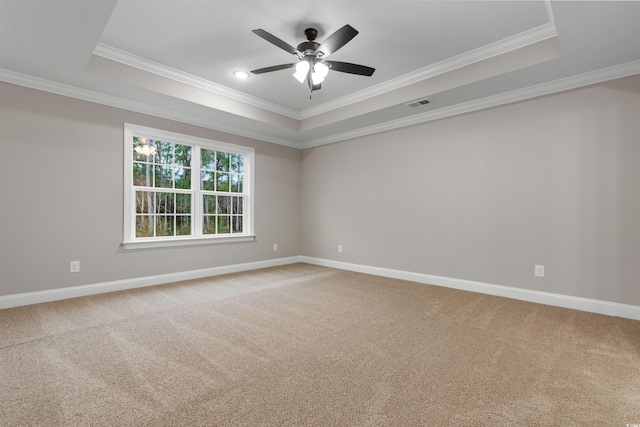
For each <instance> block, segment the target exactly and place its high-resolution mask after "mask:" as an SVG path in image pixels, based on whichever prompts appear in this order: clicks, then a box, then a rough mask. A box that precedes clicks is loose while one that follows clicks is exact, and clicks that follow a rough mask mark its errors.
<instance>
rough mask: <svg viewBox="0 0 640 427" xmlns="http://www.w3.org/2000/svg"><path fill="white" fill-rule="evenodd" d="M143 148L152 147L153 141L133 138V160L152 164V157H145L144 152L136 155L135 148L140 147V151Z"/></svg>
mask: <svg viewBox="0 0 640 427" xmlns="http://www.w3.org/2000/svg"><path fill="white" fill-rule="evenodd" d="M144 146H148V147H152V146H153V140H151V141H149V140H147V139H146V138H139V137H137V136H135V137H133V160H135V161H140V162H149V163H151V162H153V156H150V155H149V156H147V155H145V154H144V152H142V153H138V152H137V151H136V147H140V148H141V149H142V147H144Z"/></svg>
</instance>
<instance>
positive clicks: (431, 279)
mask: <svg viewBox="0 0 640 427" xmlns="http://www.w3.org/2000/svg"><path fill="white" fill-rule="evenodd" d="M297 262H305V263H308V264H315V265H321V266H325V267H331V268H337V269H340V270H349V271H355V272H358V273H365V274H373V275H376V276H381V277H390V278H393V279H401V280H410V281H412V282H418V283H425V284H430V285H436V286H442V287H446V288H453V289H460V290H464V291H470V292H478V293H482V294H488V295H495V296H500V297H506V298H513V299H518V300H522V301H529V302H535V303H539V304H546V305H552V306H557V307H564V308H571V309H574V310H581V311H587V312H591V313H598V314H605V315H608V316H618V317H624V318H627V319H633V320H640V307H639V306H635V305H628V304H619V303H613V302H608V301H600V300H594V299H589V298H581V297H574V296H568V295H561V294H554V293H550V292H540V291H534V290H530V289H521V288H513V287H510V286H502V285H494V284H491V283H483V282H474V281H471V280H464V279H455V278H451V277H442V276H434V275H430V274H423V273H414V272H410V271H403V270H393V269H389V268H382V267H372V266H368V265H361V264H351V263H346V262H340V261H332V260H328V259H322V258H313V257H308V256H293V257H288V258H277V259H272V260H265V261H256V262H249V263H244V264H233V265H225V266H221V267H211V268H204V269H200V270H190V271H183V272H178V273H170V274H162V275H157V276H148V277H139V278H134V279H124V280H116V281H112V282H103V283H95V284H90V285H82V286H73V287H68V288H60V289H51V290H47V291H38V292H28V293H22V294H14V295H6V296H0V309H3V308H11V307H19V306H23V305H30V304H38V303H42V302H50V301H57V300H62V299H68V298H77V297H84V296H89V295H97V294H102V293H107V292H115V291H123V290H127V289H135V288H142V287H146V286H153V285H161V284H165V283H172V282H179V281H182V280H192V279H200V278H202V277H210V276H219V275H221V274H229V273H238V272H241V271H249V270H257V269H260V268H267V267H276V266H279V265H287V264H294V263H297Z"/></svg>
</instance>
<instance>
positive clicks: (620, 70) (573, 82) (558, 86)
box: [300, 60, 640, 149]
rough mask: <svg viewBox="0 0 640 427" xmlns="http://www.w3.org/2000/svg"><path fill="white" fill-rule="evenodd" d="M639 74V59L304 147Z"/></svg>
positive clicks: (351, 132) (335, 136)
mask: <svg viewBox="0 0 640 427" xmlns="http://www.w3.org/2000/svg"><path fill="white" fill-rule="evenodd" d="M635 74H640V60H637V61H632V62H627V63H625V64H620V65H616V66H613V67H608V68H603V69H600V70H595V71H590V72H586V73H582V74H578V75H575V76H571V77H565V78H562V79H558V80H553V81H551V82H547V83H541V84H538V85H534V86H529V87H526V88H523V89H518V90H514V91H510V92H505V93H502V94H498V95H494V96H489V97H486V98H482V99H477V100H474V101H469V102H464V103H461V104H457V105H452V106H449V107H444V108H440V109H437V110H433V111H428V112H425V113H421V114H416V115H413V116H410V117H405V118H402V119H396V120H391V121H388V122H384V123H380V124H377V125H373V126H368V127H364V128H360V129H356V130H353V131H348V132H343V133H340V134H335V135H331V136H328V137H325V138H317V139H314V140H308V141H306V142H303V143H302V144H301V147H300V148H302V149H306V148H313V147H318V146H321V145H326V144H332V143H335V142H341V141H345V140H348V139H353V138H358V137H362V136H367V135H372V134H375V133H380V132H385V131H389V130H393V129H398V128H401V127H405V126H411V125H416V124H419V123H425V122H430V121H433V120H438V119H442V118H445V117H452V116H457V115H459V114H465V113H470V112H473V111H478V110H483V109H486V108H491V107H497V106H500V105H505V104H510V103H513V102H518V101H523V100H526V99H531V98H536V97H539V96H544V95H550V94H553V93H557V92H563V91H567V90H571V89H577V88H580V87H584V86H589V85H592V84H596V83H602V82H605V81H609V80H615V79H620V78H623V77H628V76H632V75H635Z"/></svg>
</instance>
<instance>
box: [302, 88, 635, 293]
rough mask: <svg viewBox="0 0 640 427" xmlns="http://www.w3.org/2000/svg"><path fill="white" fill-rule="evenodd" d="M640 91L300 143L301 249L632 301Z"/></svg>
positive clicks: (578, 93) (574, 95)
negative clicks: (540, 268)
mask: <svg viewBox="0 0 640 427" xmlns="http://www.w3.org/2000/svg"><path fill="white" fill-rule="evenodd" d="M639 92H640V76H633V77H629V78H625V79H620V80H616V81H611V82H608V83H603V84H600V85H595V86H591V87H587V88H582V89H579V90H574V91H569V92H565V93H559V94H555V95H551V96H546V97H542V98H537V99H533V100H529V101H524V102H520V103H515V104H510V105H506V106H502V107H499V108H493V109H490V110H484V111H480V112H475V113H471V114H466V115H462V116H457V117H453V118H450V119H443V120H439V121H434V122H430V123H424V124H421V125H416V126H413V127H407V128H403V129H399V130H394V131H390V132H386V133H381V134H377V135H373V136H367V137H363V138H359V139H354V140H351V141H347V142H343V143H336V144H332V145H326V146H321V147H317V148H312V149H307V150H305V151H304V153H303V160H302V251H303V254H304V255H307V256H311V257H318V258H324V259H330V260H338V261H344V262H349V263H355V264H363V265H370V266H377V267H386V268H392V269H398V270H404V271H411V272H418V273H424V274H432V275H439V276H445V277H451V278H458V279H468V280H473V281H480V282H486V283H492V284H500V285H506V286H512V287H518V288H526V289H531V290H539V291H546V292H553V293H558V294H565V295H571V296H578V297H585V298H594V299H598V300H604V301H611V302H618V303H625V304H633V305H640V94H639ZM338 244H342V245H343V249H344V252H343V253H341V254H339V253H338V252H337V245H338ZM535 264H541V265H544V266H545V268H546V277H545V278H535V277H534V274H533V272H534V265H535Z"/></svg>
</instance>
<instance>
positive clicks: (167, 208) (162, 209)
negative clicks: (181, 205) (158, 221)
mask: <svg viewBox="0 0 640 427" xmlns="http://www.w3.org/2000/svg"><path fill="white" fill-rule="evenodd" d="M156 213H159V214H163V213H169V214H172V213H175V194H173V193H156Z"/></svg>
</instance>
